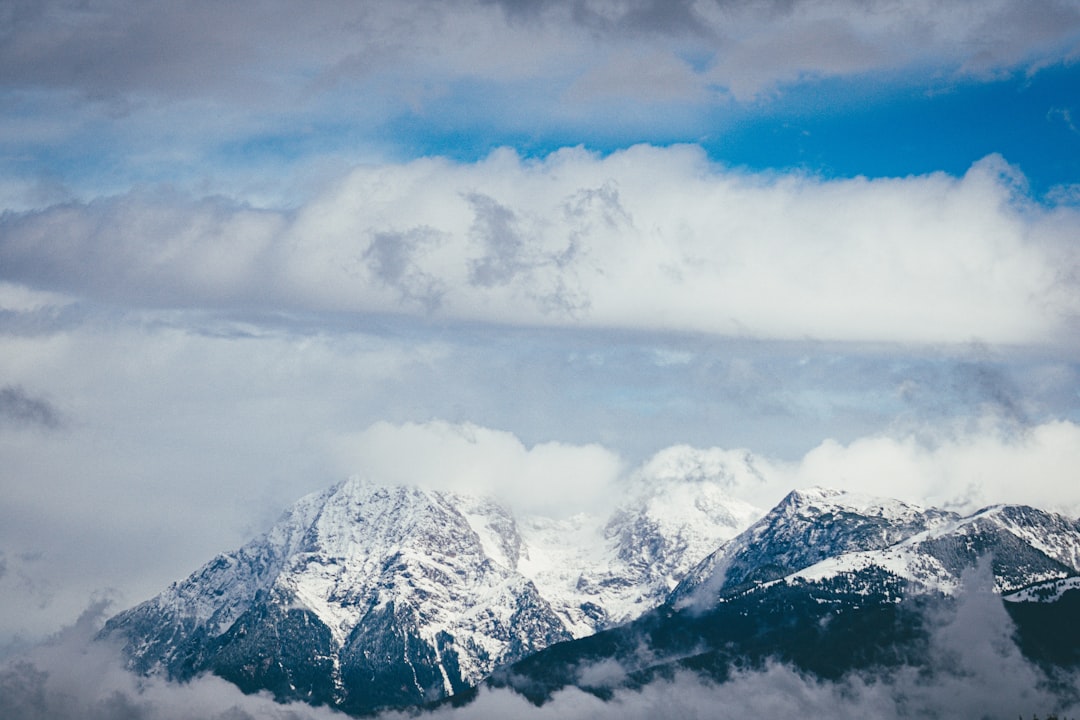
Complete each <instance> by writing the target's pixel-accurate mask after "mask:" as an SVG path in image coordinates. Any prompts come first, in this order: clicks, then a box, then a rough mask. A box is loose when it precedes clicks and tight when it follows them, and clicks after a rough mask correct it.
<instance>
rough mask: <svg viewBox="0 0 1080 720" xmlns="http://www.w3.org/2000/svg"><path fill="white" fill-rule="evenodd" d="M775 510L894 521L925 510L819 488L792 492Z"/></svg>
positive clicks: (852, 493) (905, 518)
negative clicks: (852, 515) (845, 513)
mask: <svg viewBox="0 0 1080 720" xmlns="http://www.w3.org/2000/svg"><path fill="white" fill-rule="evenodd" d="M777 507H778V509H782V511H784V512H788V513H791V514H798V513H809V514H812V515H821V514H825V513H835V512H847V513H854V514H856V515H862V516H865V517H876V518H883V519H887V520H894V521H910V520H912V519H914V518H916V517H919V516H922V515H924V514H925V513H926V509H925V508H923V507H920V506H918V505H911V504H909V503H905V502H903V501H900V500H895V499H892V498H883V497H877V496H874V495H866V494H863V493H857V492H852V491H849V490H837V489H834V488H827V487H820V486H811V487H808V488H803V489H799V490H792V491H791V492H790V493H788V495H787V496H786V497H785V498H784V499H783V500H781V501H780V504H779V505H778V506H777Z"/></svg>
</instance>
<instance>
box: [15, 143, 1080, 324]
mask: <svg viewBox="0 0 1080 720" xmlns="http://www.w3.org/2000/svg"><path fill="white" fill-rule="evenodd" d="M1078 223H1080V214H1078V212H1077V211H1076V209H1075V208H1069V207H1064V206H1063V207H1057V208H1044V207H1041V206H1039V205H1037V204H1035V203H1033V202H1031V201H1029V200H1028V199H1027V197H1026V195H1025V194H1024V191H1023V185H1022V178H1021V177H1020V176H1018V174H1017V172H1016V171H1015V170H1014V169H1013V168H1011V167H1009V166H1008V165H1006V164H1005V163H1004V162H1003V161H1002V160H1001V159H1000V158H998V157H989V158H986V159H985V160H983V161H980V162H979V163H977V164H976V165H974V166H973V167H972V168H971V169H970V171H969V172H968V173H966V174H965V175H964V176H963V177H960V178H954V177H949V176H946V175H943V174H933V175H927V176H920V177H910V178H902V179H880V180H867V179H863V178H856V179H851V180H831V181H826V180H821V179H818V178H814V177H803V176H773V175H750V174H744V173H738V172H731V171H727V170H725V169H723V168H721V167H717V166H714V165H711V164H710V163H708V162H707V161H706V159H705V158H704V155H703V153H702V152H701V151H700V149H698V148H696V147H692V146H683V147H673V148H668V149H661V148H655V147H648V146H639V147H634V148H630V149H628V150H625V151H621V152H617V153H614V154H612V155H610V156H608V157H602V158H601V157H598V156H595V155H592V154H589V153H586V152H584V151H582V150H575V149H566V150H562V151H559V152H556V153H554V154H552V155H550V156H549V157H548V158H546V159H545V160H543V161H535V162H532V161H529V162H527V161H523V160H521V159H520V158H519V157H518V156H517V155H516V154H514V153H513V152H512V151H509V150H501V151H498V152H495V153H493V154H492V155H491V156H489V157H488V158H486V159H484V160H482V161H480V162H478V163H475V164H455V163H451V162H448V161H445V160H438V159H424V160H417V161H413V162H409V163H404V164H385V165H376V166H362V167H358V168H356V169H354V170H353V171H352V172H350V173H349V174H348V175H347V176H346V177H344V178H343V179H342V181H341V182H340V183H338V184H336V185H335V186H333V187H331V188H329V189H328V190H326V191H325V192H324V193H322V194H321V195H320V196H318V197H317V198H315V199H313V200H312V201H311V202H309V203H307V204H306V205H304V206H303V207H302V208H300V209H299V210H298V211H296V212H295V213H290V214H285V213H282V212H276V211H270V210H254V209H250V208H246V207H236V206H230V205H228V204H226V203H223V202H222V201H218V200H204V201H198V202H190V201H185V200H183V199H180V198H175V197H173V198H168V197H166V198H163V199H162V198H154V199H148V198H145V197H140V196H125V197H118V198H113V199H109V200H103V201H99V202H95V203H92V204H90V205H86V206H82V205H69V206H63V207H58V208H53V209H50V210H45V211H42V212H39V213H29V214H22V215H9V216H8V217H6V218H5V219H4V221H3V225H4V227H3V241H2V242H0V260H2V261H3V266H4V268H5V270H4V273H5V275H6V276H7V278H8V279H9V280H11V281H21V282H24V283H28V284H31V285H34V286H40V287H43V288H48V289H53V290H58V291H64V292H70V293H84V294H86V295H89V296H91V297H101V298H108V299H111V300H116V301H121V302H124V303H136V304H150V305H158V304H162V303H164V304H167V305H170V306H180V307H183V306H211V307H222V306H224V307H232V308H237V307H240V308H242V307H246V306H250V305H258V306H260V307H263V308H266V309H279V310H283V311H290V310H331V311H349V312H366V313H370V312H387V313H411V314H416V315H418V316H421V317H423V316H427V315H429V314H430V315H431V316H433V317H437V318H446V319H456V320H470V321H471V320H479V321H483V322H488V323H495V324H509V325H556V326H571V327H607V328H637V329H665V330H685V331H693V332H705V333H716V334H722V335H746V334H748V335H752V336H758V337H768V338H793V339H801V338H806V337H814V338H818V339H828V340H845V341H846V340H851V341H886V342H889V341H891V342H918V343H950V342H967V341H970V340H972V339H979V340H982V341H985V342H989V343H1018V344H1023V343H1057V342H1062V341H1063V339H1064V338H1067V337H1068V335H1067V334H1066V333H1065V332H1064V330H1065V329H1066V328H1068V327H1069V326H1070V323H1073V322H1075V318H1076V316H1077V315H1078V314H1080V293H1078V291H1077V287H1076V282H1075V273H1076V268H1077V267H1078V264H1080V261H1078V258H1077V256H1076V249H1075V247H1074V245H1073V244H1072V243H1071V242H1070V239H1071V237H1072V236H1073V234H1074V231H1075V228H1076V227H1077V226H1078ZM388 250H394V252H393V253H388ZM388 259H390V260H393V261H394V262H393V263H391V265H390V266H388V265H387V262H388ZM391 271H393V272H391Z"/></svg>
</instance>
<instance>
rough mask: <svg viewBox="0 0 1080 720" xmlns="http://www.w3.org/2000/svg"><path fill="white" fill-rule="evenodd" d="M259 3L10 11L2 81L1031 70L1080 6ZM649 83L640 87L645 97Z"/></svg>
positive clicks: (1070, 34) (274, 85) (744, 88)
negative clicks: (642, 68) (479, 44)
mask: <svg viewBox="0 0 1080 720" xmlns="http://www.w3.org/2000/svg"><path fill="white" fill-rule="evenodd" d="M267 10H268V11H266V12H258V13H252V12H248V11H247V9H246V8H245V7H244V6H233V5H230V6H222V5H219V4H215V3H196V4H195V5H193V6H191V7H189V8H185V10H184V12H180V11H178V10H176V9H175V8H171V7H166V6H147V5H145V4H141V3H133V2H130V1H126V2H113V3H108V4H97V5H95V6H91V7H87V8H83V9H81V10H77V9H75V8H72V7H69V6H68V4H66V3H64V2H61V1H60V0H54V1H52V2H40V3H30V2H26V3H14V4H9V5H8V6H7V9H6V11H5V15H6V17H5V18H4V20H5V26H6V27H7V28H9V31H8V32H7V33H5V34H3V35H2V36H0V68H3V70H2V71H0V86H6V87H8V88H11V89H19V90H22V89H33V88H56V89H62V90H74V91H76V92H79V93H82V94H84V95H85V96H87V97H90V98H95V99H106V100H109V101H112V102H120V103H121V104H122V107H125V108H131V107H135V106H137V105H138V104H139V103H140V102H142V98H145V97H147V96H149V97H153V98H157V99H162V98H164V99H167V100H179V99H185V98H190V97H192V96H211V97H215V98H218V99H228V100H230V101H232V102H239V103H241V104H243V103H262V104H264V105H265V104H266V103H273V104H274V105H276V106H278V107H281V108H284V107H287V106H288V104H289V103H293V102H295V101H296V99H297V98H298V97H300V96H301V95H302V94H304V93H307V94H309V95H310V93H312V91H313V90H315V91H319V90H321V91H322V92H323V93H325V92H328V91H332V90H334V89H336V87H339V86H340V85H339V84H340V83H342V82H345V81H350V82H369V83H370V85H369V86H370V87H373V88H378V90H379V92H380V93H381V94H384V95H387V96H392V95H394V94H395V93H396V92H399V91H400V88H401V86H405V88H415V87H418V86H420V85H422V81H423V79H425V78H426V79H427V80H429V81H431V80H439V79H442V80H445V81H447V82H453V81H455V80H461V79H468V78H500V79H504V80H505V79H512V80H520V79H527V78H537V77H541V76H544V75H550V74H552V73H554V74H555V76H556V78H557V81H556V82H557V84H558V83H562V84H564V85H565V83H566V82H568V81H570V80H572V79H573V77H575V76H578V75H580V74H582V73H583V72H584V71H585V70H587V68H589V67H590V66H595V65H597V64H603V63H604V62H605V60H606V59H607V58H609V57H611V56H612V55H613V54H615V55H617V54H618V53H620V52H623V51H625V50H628V49H632V48H634V47H635V46H641V45H642V43H646V44H648V45H650V46H652V47H653V48H656V51H657V52H661V53H663V54H665V55H668V56H672V57H674V56H675V55H677V54H678V52H679V51H681V50H686V49H690V50H694V51H696V52H698V53H705V54H707V55H708V56H711V57H712V60H711V62H709V63H707V68H706V69H705V70H703V71H702V72H701V73H700V79H699V84H700V85H702V86H705V85H706V84H719V85H721V86H723V87H726V88H729V89H731V91H732V92H733V93H734V94H735V95H736V96H739V97H751V96H753V95H754V94H757V93H760V92H763V91H767V90H768V89H769V88H771V87H774V86H776V85H777V84H778V83H781V82H788V81H792V80H796V79H799V78H800V77H802V76H805V75H820V76H829V75H855V74H862V73H868V72H874V71H886V72H891V71H895V70H904V69H916V70H922V69H923V68H925V67H926V66H927V65H939V66H940V65H944V66H945V67H946V68H948V69H950V70H952V71H954V72H956V71H959V72H963V73H974V74H987V73H994V72H999V71H1002V70H1009V69H1012V68H1015V67H1018V66H1019V67H1036V68H1037V67H1039V66H1040V65H1041V64H1045V63H1046V62H1053V61H1054V60H1056V59H1059V58H1061V57H1065V56H1067V55H1068V53H1069V52H1070V51H1074V50H1075V33H1076V31H1077V28H1078V27H1080V12H1078V11H1077V10H1076V8H1075V7H1074V6H1072V5H1071V4H1069V3H1066V2H1055V1H1053V0H1049V1H1045V2H1038V3H1024V2H1017V1H1016V0H995V1H994V2H983V3H973V2H963V3H952V4H949V5H941V4H937V3H906V4H903V5H896V4H894V3H885V2H873V3H862V2H855V1H853V0H837V1H834V2H827V3H821V2H809V1H807V0H795V1H791V0H774V1H772V2H765V3H758V2H717V3H696V2H690V1H688V0H680V1H679V2H657V1H656V0H629V1H628V0H599V1H596V0H590V1H589V2H584V1H582V0H565V1H547V2H539V3H521V2H517V1H516V0H506V1H504V2H487V1H480V2H470V1H468V0H463V1H462V2H456V3H454V5H453V7H452V8H448V7H445V6H443V5H442V4H440V3H434V2H430V1H421V0H416V1H412V2H402V3H394V4H391V5H387V4H385V3H376V2H363V3H345V2H334V1H329V0H328V1H325V2H318V3H314V4H312V5H311V7H309V8H305V10H304V11H303V12H299V11H297V10H296V9H295V8H293V7H292V6H290V5H289V4H287V3H277V2H272V3H270V4H269V7H268V8H267ZM476 29H483V30H484V36H485V37H487V38H489V43H487V45H486V48H485V49H486V53H481V52H477V51H476V49H475V47H473V46H472V45H471V44H470V43H468V42H466V40H467V39H468V36H469V33H470V32H472V31H475V30H476ZM526 39H528V40H529V42H524V40H526ZM358 48H360V49H359V50H358ZM492 57H494V58H495V61H494V62H493V61H492V59H491V58H492ZM560 65H561V68H562V69H561V70H560ZM313 78H314V81H313ZM373 78H377V79H378V81H376V82H371V81H372V79H373ZM389 79H396V80H397V81H398V82H397V86H398V87H397V88H395V87H394V83H389V82H387V80H389ZM650 82H651V79H650V78H643V79H642V88H643V92H644V94H645V96H647V95H648V92H649V90H648V86H649V83H650ZM406 91H408V90H406Z"/></svg>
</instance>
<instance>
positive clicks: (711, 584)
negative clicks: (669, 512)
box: [669, 488, 1080, 608]
mask: <svg viewBox="0 0 1080 720" xmlns="http://www.w3.org/2000/svg"><path fill="white" fill-rule="evenodd" d="M983 557H989V558H991V564H992V570H993V573H994V579H995V586H996V590H997V591H999V592H1002V593H1008V592H1012V591H1015V590H1017V589H1019V588H1021V587H1024V586H1025V585H1030V584H1032V583H1041V582H1044V581H1047V580H1054V579H1060V578H1064V577H1068V576H1071V575H1076V574H1077V573H1080V522H1078V521H1075V520H1071V519H1069V518H1065V517H1063V516H1061V515H1056V514H1053V513H1048V512H1044V511H1041V510H1037V509H1035V508H1029V507H1022V506H1008V505H999V506H993V507H989V508H985V509H983V510H980V511H978V512H976V513H974V514H972V515H969V516H966V517H961V516H959V515H957V514H955V513H950V512H944V511H940V510H933V509H924V508H920V507H917V506H913V505H908V504H906V503H902V502H899V501H895V500H884V499H878V498H871V497H867V496H862V495H857V494H854V493H846V492H841V491H836V490H826V489H822V488H810V489H808V490H801V491H795V492H792V493H790V494H789V495H788V496H787V497H786V498H784V500H783V501H781V503H780V504H779V505H777V506H776V507H775V508H774V509H773V510H771V511H770V512H769V513H767V514H766V515H765V516H764V517H763V518H762V519H761V520H759V521H758V522H756V523H754V524H753V525H751V526H750V527H749V528H747V530H746V531H745V532H743V533H742V534H740V535H739V536H738V537H736V538H734V539H732V540H731V541H729V542H728V543H726V544H724V545H723V546H722V547H721V548H720V549H719V550H717V551H716V552H715V553H713V554H712V555H710V556H709V557H707V558H706V559H705V560H704V561H703V562H702V563H701V564H699V565H698V566H697V567H696V568H694V570H693V571H691V572H690V573H688V575H687V577H686V578H685V579H684V580H683V581H682V582H681V583H680V585H679V587H677V588H676V589H675V591H674V592H673V593H672V595H671V597H670V598H669V602H671V603H672V604H673V606H674V607H676V608H684V607H709V606H711V605H712V604H714V603H715V602H717V601H722V600H723V599H724V598H725V597H730V596H732V595H735V594H738V593H740V592H745V591H747V590H753V589H756V588H760V587H763V586H767V585H769V584H772V583H776V582H784V583H787V584H789V585H791V584H799V583H802V584H805V583H816V584H818V585H822V584H833V585H835V584H836V580H837V579H838V578H842V579H843V581H844V587H845V589H846V591H847V592H854V593H862V594H869V593H879V594H884V595H885V596H892V597H893V598H894V599H898V598H899V594H897V593H898V592H942V593H945V594H951V593H954V592H955V591H956V590H957V588H958V587H959V584H960V577H961V575H962V573H963V572H964V571H965V570H966V569H969V568H971V567H973V566H974V565H975V564H976V563H977V562H978V561H979V560H980V559H981V558H983ZM900 586H902V588H903V589H902V590H900V591H898V590H897V588H898V587H900Z"/></svg>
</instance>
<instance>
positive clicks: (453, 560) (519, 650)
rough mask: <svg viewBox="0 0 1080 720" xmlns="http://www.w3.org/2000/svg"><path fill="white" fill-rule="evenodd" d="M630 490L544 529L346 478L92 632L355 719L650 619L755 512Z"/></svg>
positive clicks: (147, 659)
mask: <svg viewBox="0 0 1080 720" xmlns="http://www.w3.org/2000/svg"><path fill="white" fill-rule="evenodd" d="M638 490H639V492H638V493H636V494H635V495H633V497H632V499H631V500H630V501H628V502H627V503H625V504H624V505H623V506H622V507H620V508H619V510H618V511H617V512H616V513H614V514H613V515H612V516H611V517H609V518H606V519H604V518H598V517H593V516H588V515H578V516H575V517H572V518H569V519H561V520H553V519H546V518H538V517H522V518H518V517H516V516H515V515H514V514H513V513H512V512H511V511H510V510H509V509H508V508H507V507H506V506H504V505H502V504H500V503H499V502H497V501H496V500H494V499H491V498H486V497H478V496H471V495H466V494H461V493H452V492H446V491H436V490H425V489H422V488H419V487H401V486H384V485H381V484H379V483H376V482H370V481H365V480H363V479H359V478H352V479H350V480H347V481H345V482H343V483H340V484H338V485H336V486H335V487H333V488H330V489H329V490H327V491H325V492H322V493H316V494H313V495H310V496H308V497H305V498H303V499H302V500H300V501H299V502H298V503H297V504H296V505H294V506H293V507H292V508H290V509H289V510H288V511H287V512H286V513H285V514H284V515H283V516H282V518H281V519H280V520H279V521H278V523H277V524H275V525H274V527H273V528H271V529H270V530H269V531H268V532H267V533H266V534H265V535H263V536H261V537H259V538H256V539H254V540H253V541H251V542H250V543H248V544H247V545H245V546H243V547H242V548H240V549H239V550H236V551H235V552H231V553H226V554H222V555H219V556H218V557H216V558H214V559H213V560H212V561H211V562H209V563H208V564H207V565H205V566H204V567H202V568H201V569H199V570H198V571H196V572H195V573H193V574H192V575H191V576H190V577H188V578H187V579H185V580H183V581H181V582H179V583H175V584H173V585H172V586H170V587H169V588H167V589H166V590H165V591H164V592H162V593H161V594H160V595H158V596H157V597H154V598H152V599H150V600H148V601H146V602H144V603H142V604H141V605H139V606H137V607H135V608H132V609H130V610H127V611H125V612H122V613H120V614H119V615H117V616H115V617H113V618H111V619H110V620H109V621H108V622H107V623H106V625H105V627H104V628H103V630H102V637H103V638H106V639H111V640H113V641H115V642H117V643H119V644H120V645H121V646H122V648H123V651H124V653H125V655H126V657H127V658H128V661H129V664H130V666H131V668H132V669H134V670H136V671H138V672H141V673H157V674H163V675H165V676H168V677H170V678H174V679H180V680H183V679H187V678H191V677H193V676H195V675H197V674H199V673H203V672H212V673H214V674H216V675H219V676H220V677H223V678H225V679H227V680H229V681H231V682H233V683H235V684H236V685H238V686H239V687H240V688H241V689H243V690H244V691H245V692H256V691H259V690H269V691H270V692H272V693H273V695H274V696H275V697H276V698H277V699H279V700H288V699H301V700H305V701H307V702H311V703H313V704H327V705H331V706H334V707H337V708H340V709H342V710H345V711H347V712H352V713H366V712H371V711H374V710H377V709H379V708H385V707H401V706H407V705H414V704H417V703H422V702H431V701H433V700H438V699H439V698H443V697H447V696H451V695H454V694H456V693H460V692H462V691H463V690H465V689H466V688H469V687H472V686H475V685H476V684H477V683H479V682H480V681H481V680H483V679H484V678H485V677H486V676H488V675H489V674H490V673H491V672H492V671H493V670H494V669H495V668H497V667H500V666H503V665H505V664H508V663H511V662H514V661H516V660H519V659H521V658H524V657H527V656H529V655H531V654H533V653H535V652H537V651H539V650H541V649H543V648H545V647H548V646H550V645H553V644H555V643H559V642H562V641H566V640H570V639H573V638H579V637H583V636H586V635H589V634H592V633H594V632H596V631H597V630H600V629H603V628H606V627H610V626H612V625H614V624H617V623H621V622H625V621H627V620H631V619H633V618H635V617H637V616H638V615H640V614H641V613H642V612H644V611H647V610H649V609H652V608H653V607H655V606H656V605H658V604H660V603H661V602H663V601H664V599H665V598H666V597H667V595H668V594H669V593H670V591H671V590H672V589H673V588H674V587H675V586H676V584H677V582H678V581H679V580H680V579H681V578H682V577H683V576H684V575H685V573H686V572H687V571H688V570H689V569H690V568H691V567H693V566H694V565H695V564H696V563H697V562H698V561H700V560H701V559H702V558H703V557H704V556H705V555H706V554H708V553H709V552H711V551H712V550H713V549H715V548H716V547H717V546H718V545H719V544H720V543H721V542H723V541H724V540H726V539H728V538H730V537H732V536H734V535H735V534H736V533H737V532H739V531H740V530H741V529H742V528H743V527H745V526H746V525H748V524H749V523H750V522H751V521H752V520H753V518H755V517H756V516H757V515H758V514H759V513H758V512H757V511H756V510H755V509H754V508H752V507H751V506H749V505H747V504H745V503H742V502H739V501H736V500H734V499H732V498H730V497H729V496H728V495H727V494H726V492H725V490H724V489H723V488H722V487H720V486H719V485H717V484H716V483H714V482H708V481H701V480H699V481H695V482H683V483H679V482H676V481H675V480H673V479H669V481H668V482H660V483H656V484H648V483H644V484H642V485H641V487H639V488H638Z"/></svg>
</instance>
